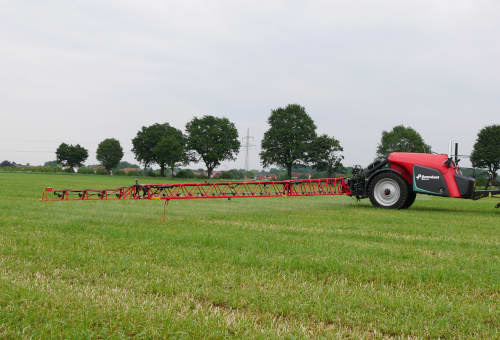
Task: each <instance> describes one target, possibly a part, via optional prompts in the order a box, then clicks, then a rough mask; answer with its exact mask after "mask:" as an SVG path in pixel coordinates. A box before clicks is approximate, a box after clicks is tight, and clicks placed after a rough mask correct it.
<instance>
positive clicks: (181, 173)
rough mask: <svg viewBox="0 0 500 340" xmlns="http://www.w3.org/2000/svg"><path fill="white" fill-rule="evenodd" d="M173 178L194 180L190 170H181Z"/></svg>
mask: <svg viewBox="0 0 500 340" xmlns="http://www.w3.org/2000/svg"><path fill="white" fill-rule="evenodd" d="M175 177H176V178H194V177H195V175H194V173H193V171H192V170H189V169H183V170H179V171H177V173H176V174H175Z"/></svg>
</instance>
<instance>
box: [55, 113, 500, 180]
mask: <svg viewBox="0 0 500 340" xmlns="http://www.w3.org/2000/svg"><path fill="white" fill-rule="evenodd" d="M267 123H268V125H269V128H268V130H267V131H266V132H265V133H264V138H263V139H262V141H261V152H260V154H259V156H260V159H261V162H262V164H263V166H264V167H266V168H267V167H270V166H272V165H275V166H278V167H281V168H284V169H286V172H287V175H288V178H291V177H292V168H294V167H301V166H302V167H304V166H310V167H312V168H313V169H315V170H317V171H324V172H326V174H327V176H328V177H332V176H333V174H334V172H335V171H337V170H338V169H341V168H342V167H343V165H342V160H343V159H344V157H343V155H342V152H343V151H344V150H343V147H342V146H341V144H340V142H339V140H337V139H336V138H335V137H334V136H328V135H326V134H322V135H318V134H317V132H316V125H315V123H314V121H313V119H312V118H311V117H310V116H309V114H308V113H307V112H306V109H305V108H304V107H303V106H301V105H298V104H289V105H287V106H286V107H279V108H276V109H274V110H272V111H271V115H270V116H269V118H268V120H267ZM132 145H133V147H132V150H131V151H132V152H133V153H134V155H135V158H136V160H138V161H139V162H140V163H141V164H142V165H143V166H144V167H149V166H153V165H157V166H158V167H159V168H160V176H165V170H166V169H167V168H168V169H170V172H171V174H172V175H173V174H174V170H175V168H177V167H179V166H183V165H187V164H189V163H191V162H203V163H204V164H205V167H206V171H207V175H208V177H209V178H211V177H212V173H213V170H214V169H215V168H217V167H218V166H219V165H220V164H221V163H222V162H223V161H227V160H235V159H236V156H237V155H238V152H239V149H240V141H239V136H238V131H237V129H236V127H235V124H234V123H233V122H231V121H229V120H228V119H227V118H219V117H215V116H211V115H205V116H203V117H201V118H197V117H195V118H193V119H192V120H191V121H190V122H188V123H187V124H186V127H185V133H183V132H182V131H181V130H180V129H177V128H175V127H173V126H171V125H170V124H169V123H163V124H159V123H157V124H153V125H150V126H143V127H142V128H141V129H140V130H139V131H138V132H137V134H136V136H135V137H134V138H133V139H132ZM391 152H423V153H431V152H432V150H431V147H430V146H429V145H428V144H426V143H425V141H424V139H423V138H422V136H421V135H420V134H419V133H418V132H417V131H416V130H414V129H413V128H411V127H405V126H403V125H398V126H395V127H394V128H393V129H392V130H391V131H383V132H382V137H381V140H380V143H379V144H378V146H377V157H387V156H388V155H389V154H390V153H391ZM56 156H57V162H58V163H59V164H61V165H63V166H68V167H79V166H81V165H82V164H83V163H84V162H85V160H86V159H87V157H88V151H87V150H86V149H85V148H83V147H82V146H80V145H78V144H77V145H68V144H65V143H62V144H61V145H60V146H59V147H58V149H57V151H56ZM96 156H97V157H96V158H97V160H98V161H99V162H101V164H102V165H103V166H104V167H105V168H106V170H107V171H111V169H113V168H115V167H116V165H117V164H118V163H119V162H120V160H121V159H122V157H123V149H122V147H121V145H120V142H119V141H118V140H116V139H114V138H108V139H105V140H103V141H102V142H101V143H99V145H98V148H97V151H96ZM471 161H472V164H473V166H474V167H481V168H487V169H488V172H489V173H490V182H491V183H494V182H495V178H496V172H497V171H498V170H499V169H500V125H491V126H487V127H485V128H483V129H481V130H480V131H479V134H478V138H477V141H476V143H475V144H474V150H473V153H472V155H471Z"/></svg>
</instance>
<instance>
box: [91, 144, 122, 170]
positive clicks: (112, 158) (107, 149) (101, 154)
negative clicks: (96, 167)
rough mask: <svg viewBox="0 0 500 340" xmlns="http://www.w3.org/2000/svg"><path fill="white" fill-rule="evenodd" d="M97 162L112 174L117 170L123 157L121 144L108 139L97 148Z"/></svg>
mask: <svg viewBox="0 0 500 340" xmlns="http://www.w3.org/2000/svg"><path fill="white" fill-rule="evenodd" d="M96 156H97V157H96V158H97V160H98V161H99V162H101V163H102V165H103V166H104V168H106V170H108V172H111V169H113V168H116V167H117V166H118V164H119V163H120V160H121V159H122V157H123V149H122V146H121V145H120V142H119V141H118V140H116V139H114V138H107V139H105V140H103V141H102V142H100V143H99V145H98V146H97V155H96Z"/></svg>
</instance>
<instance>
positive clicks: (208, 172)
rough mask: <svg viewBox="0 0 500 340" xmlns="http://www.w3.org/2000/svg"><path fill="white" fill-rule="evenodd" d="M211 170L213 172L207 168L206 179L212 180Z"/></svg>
mask: <svg viewBox="0 0 500 340" xmlns="http://www.w3.org/2000/svg"><path fill="white" fill-rule="evenodd" d="M213 170H214V169H213V168H208V167H207V177H208V179H210V178H212V171H213Z"/></svg>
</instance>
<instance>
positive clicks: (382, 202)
mask: <svg viewBox="0 0 500 340" xmlns="http://www.w3.org/2000/svg"><path fill="white" fill-rule="evenodd" d="M409 195H410V189H409V187H408V183H406V181H405V180H404V179H403V178H402V177H401V176H399V175H398V174H396V173H394V172H383V173H381V174H378V175H377V176H375V177H374V178H372V180H371V181H370V183H369V184H368V197H369V198H370V201H371V202H372V205H373V206H374V207H378V208H385V209H404V208H405V204H406V203H407V201H408V196H409Z"/></svg>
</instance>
